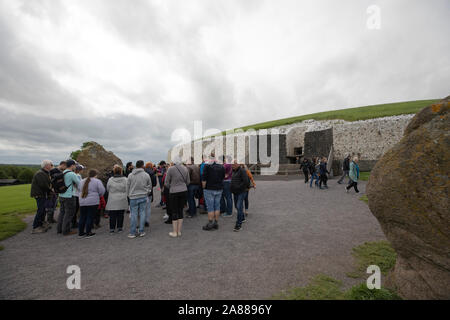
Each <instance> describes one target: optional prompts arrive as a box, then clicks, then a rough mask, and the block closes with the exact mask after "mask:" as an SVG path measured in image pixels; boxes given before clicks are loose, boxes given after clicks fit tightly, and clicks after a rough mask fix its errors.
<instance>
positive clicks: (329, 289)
mask: <svg viewBox="0 0 450 320" xmlns="http://www.w3.org/2000/svg"><path fill="white" fill-rule="evenodd" d="M273 299H276V300H401V298H400V297H399V296H398V295H397V294H396V293H395V292H393V291H391V290H389V289H386V288H383V287H382V288H380V289H379V290H377V289H374V290H370V289H368V288H367V285H366V284H365V283H361V284H359V285H355V286H353V287H351V288H350V289H348V290H347V291H344V290H342V282H341V281H339V280H336V279H333V278H331V277H329V276H327V275H318V276H316V277H314V278H313V279H312V280H311V282H310V283H309V284H308V285H307V286H305V287H299V288H292V289H289V290H288V291H287V292H284V293H281V294H279V295H276V296H274V297H273Z"/></svg>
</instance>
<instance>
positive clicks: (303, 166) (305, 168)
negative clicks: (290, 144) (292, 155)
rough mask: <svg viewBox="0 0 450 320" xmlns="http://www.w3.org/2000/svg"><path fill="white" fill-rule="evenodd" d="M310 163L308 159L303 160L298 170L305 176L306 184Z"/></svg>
mask: <svg viewBox="0 0 450 320" xmlns="http://www.w3.org/2000/svg"><path fill="white" fill-rule="evenodd" d="M310 165H311V163H310V162H309V160H308V159H306V158H303V161H302V163H301V164H300V170H302V171H303V175H304V176H305V183H308V181H309V167H310Z"/></svg>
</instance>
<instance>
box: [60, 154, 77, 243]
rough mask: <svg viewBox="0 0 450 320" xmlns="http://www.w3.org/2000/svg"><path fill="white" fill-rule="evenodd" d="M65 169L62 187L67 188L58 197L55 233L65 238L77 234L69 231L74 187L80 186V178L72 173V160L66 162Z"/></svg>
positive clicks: (73, 211)
mask: <svg viewBox="0 0 450 320" xmlns="http://www.w3.org/2000/svg"><path fill="white" fill-rule="evenodd" d="M66 164H67V169H66V170H64V172H63V174H64V185H65V187H66V188H67V189H66V191H65V192H64V193H61V194H60V195H59V198H60V206H61V207H60V210H59V216H58V226H57V233H58V234H61V233H62V234H63V235H65V236H68V235H74V234H76V233H77V232H76V231H71V230H70V227H71V223H72V219H73V215H74V214H75V210H76V199H75V197H74V185H79V184H80V178H79V177H78V176H77V175H76V174H75V173H74V172H73V171H74V170H75V167H76V163H75V161H73V160H71V159H70V160H67V161H66Z"/></svg>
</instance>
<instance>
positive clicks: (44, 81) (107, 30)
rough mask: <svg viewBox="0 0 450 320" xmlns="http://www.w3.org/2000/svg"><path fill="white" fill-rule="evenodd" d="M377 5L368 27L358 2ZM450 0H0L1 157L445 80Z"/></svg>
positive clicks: (419, 89) (129, 144) (113, 147)
mask: <svg viewBox="0 0 450 320" xmlns="http://www.w3.org/2000/svg"><path fill="white" fill-rule="evenodd" d="M371 5H376V6H378V7H379V8H380V10H381V11H380V13H381V16H380V17H381V20H380V29H376V30H371V29H369V28H367V19H368V18H369V16H370V14H368V13H367V8H368V7H369V6H371ZM449 9H450V2H448V1H446V0H436V1H433V2H431V3H430V2H428V3H427V2H424V1H420V0H416V1H406V0H396V1H389V0H384V1H375V0H374V1H365V0H348V1H339V2H338V1H332V0H327V1H298V0H281V1H275V0H241V1H239V0H227V1H225V0H221V1H219V0H192V1H181V0H178V1H176V0H148V1H147V0H134V1H132V2H131V1H126V0H78V1H70V0H60V1H57V0H33V1H25V0H3V1H1V2H0V40H1V44H2V48H1V50H0V119H1V120H0V121H1V126H0V163H17V164H33V163H34V164H36V163H39V162H40V161H41V160H42V159H46V158H49V159H52V160H54V161H59V160H63V159H66V158H67V157H68V156H69V155H70V152H71V151H74V150H76V149H79V148H80V145H81V144H82V143H83V142H85V141H96V142H98V143H100V144H102V145H103V146H105V148H106V149H107V150H110V151H113V152H114V153H115V154H116V155H117V156H119V157H120V158H121V159H122V161H123V162H127V161H136V160H137V159H144V160H146V161H159V160H162V159H165V158H166V157H167V152H168V150H169V148H170V147H171V146H173V145H174V142H172V141H171V135H172V132H173V131H174V130H175V129H179V128H184V129H188V130H190V131H192V130H193V123H194V121H198V120H200V121H202V122H203V127H204V129H206V128H217V129H219V130H226V129H232V128H236V127H240V126H245V125H249V124H254V123H259V122H264V121H270V120H276V119H280V118H286V117H290V116H298V115H304V114H310V113H315V112H321V111H328V110H334V109H343V108H351V107H358V106H364V105H374V104H382V103H389V102H399V101H410V100H424V99H438V98H444V97H446V96H448V95H449V94H450V92H449V90H448V89H449V88H448V84H449V83H450V55H449V54H448V52H450V41H449V40H448V30H450V21H449V19H448V18H447V15H448V12H450V10H449Z"/></svg>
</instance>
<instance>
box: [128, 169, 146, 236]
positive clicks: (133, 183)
mask: <svg viewBox="0 0 450 320" xmlns="http://www.w3.org/2000/svg"><path fill="white" fill-rule="evenodd" d="M127 190H128V197H129V198H130V209H131V226H130V234H129V235H128V238H130V239H133V238H136V228H137V222H138V217H139V236H140V237H143V236H145V232H144V228H145V209H146V205H147V197H148V195H149V193H150V192H151V190H152V181H151V179H150V176H149V175H148V174H147V173H146V172H145V171H144V161H142V160H139V161H138V162H136V169H134V170H133V172H132V173H131V174H130V175H129V176H128V180H127Z"/></svg>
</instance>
